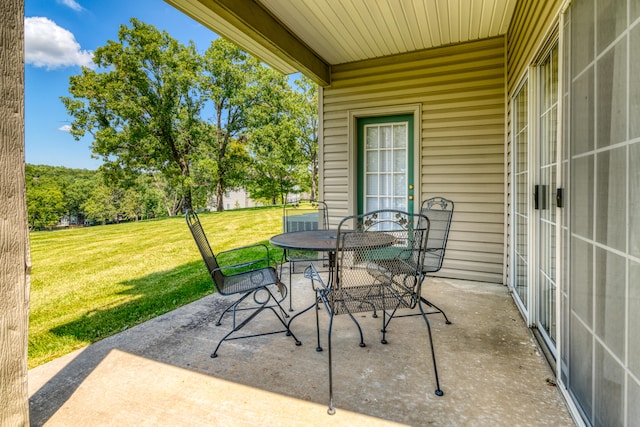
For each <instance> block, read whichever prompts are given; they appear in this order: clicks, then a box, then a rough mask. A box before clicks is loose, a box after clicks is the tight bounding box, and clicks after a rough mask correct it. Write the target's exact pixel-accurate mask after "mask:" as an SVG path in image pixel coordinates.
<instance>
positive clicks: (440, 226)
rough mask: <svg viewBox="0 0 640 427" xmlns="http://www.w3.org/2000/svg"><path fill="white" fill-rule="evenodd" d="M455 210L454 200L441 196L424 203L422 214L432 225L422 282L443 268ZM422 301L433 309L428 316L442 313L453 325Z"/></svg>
mask: <svg viewBox="0 0 640 427" xmlns="http://www.w3.org/2000/svg"><path fill="white" fill-rule="evenodd" d="M453 209H454V203H453V200H449V199H445V198H444V197H440V196H437V197H432V198H430V199H427V200H425V201H424V202H422V205H421V207H420V213H421V214H422V215H424V216H426V217H427V218H429V224H430V228H429V240H428V241H427V250H426V252H425V256H424V261H423V263H422V277H421V280H422V281H424V280H425V279H426V277H427V275H429V274H431V273H435V272H437V271H440V269H441V268H442V263H443V261H444V255H445V251H446V249H447V241H448V240H449V230H451V220H452V218H453ZM420 299H421V300H422V302H423V303H425V304H426V305H428V306H429V307H431V308H432V309H433V310H432V311H429V312H428V313H427V314H436V313H442V315H443V316H444V319H445V322H446V323H447V324H450V323H451V322H450V321H449V318H448V317H447V315H446V314H445V312H444V311H442V309H440V308H439V307H438V306H436V305H435V304H433V303H432V302H431V301H429V300H427V299H426V298H424V297H422V296H420Z"/></svg>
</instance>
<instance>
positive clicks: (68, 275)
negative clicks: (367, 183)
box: [29, 207, 282, 368]
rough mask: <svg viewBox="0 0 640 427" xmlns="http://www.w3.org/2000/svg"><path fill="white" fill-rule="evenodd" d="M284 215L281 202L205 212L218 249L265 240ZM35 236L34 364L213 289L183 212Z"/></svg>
mask: <svg viewBox="0 0 640 427" xmlns="http://www.w3.org/2000/svg"><path fill="white" fill-rule="evenodd" d="M281 218H282V210H281V208H279V207H268V208H257V209H244V210H232V211H226V212H219V213H205V214H201V215H200V219H201V221H202V225H203V227H204V229H205V231H206V232H207V236H208V238H209V242H210V244H211V246H212V248H213V251H214V252H219V251H222V250H225V249H231V248H234V247H238V246H244V245H248V244H251V243H257V242H264V243H267V241H268V239H269V237H271V236H272V235H274V234H277V233H279V232H281V229H282V220H281ZM30 239H31V262H32V270H31V309H30V320H29V367H30V368H32V367H35V366H38V365H41V364H43V363H46V362H48V361H50V360H52V359H55V358H57V357H60V356H62V355H65V354H67V353H69V352H71V351H73V350H76V349H78V348H81V347H84V346H86V345H88V344H90V343H92V342H95V341H97V340H100V339H102V338H105V337H107V336H110V335H113V334H115V333H117V332H120V331H122V330H125V329H127V328H130V327H132V326H134V325H136V324H138V323H141V322H144V321H146V320H148V319H151V318H153V317H156V316H158V315H160V314H163V313H166V312H168V311H171V310H173V309H175V308H177V307H180V306H182V305H185V304H187V303H189V302H191V301H195V300H197V299H199V298H201V297H203V296H204V295H207V294H209V293H211V292H214V287H213V284H212V282H211V279H210V278H209V276H208V274H207V271H206V269H205V266H204V263H203V262H202V258H201V257H200V254H199V252H198V249H197V247H196V245H195V243H194V241H193V238H192V237H191V234H190V233H189V229H188V228H187V225H186V223H185V220H184V217H173V218H166V219H160V220H152V221H141V222H131V223H124V224H116V225H106V226H97V227H88V228H76V229H65V230H58V231H53V232H34V233H31V235H30ZM272 255H274V257H275V259H277V260H280V257H281V251H278V250H277V249H275V248H273V252H272Z"/></svg>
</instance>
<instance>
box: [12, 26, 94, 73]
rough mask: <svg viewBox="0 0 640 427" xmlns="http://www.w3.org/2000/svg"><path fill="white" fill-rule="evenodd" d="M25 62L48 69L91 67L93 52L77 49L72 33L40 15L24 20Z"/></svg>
mask: <svg viewBox="0 0 640 427" xmlns="http://www.w3.org/2000/svg"><path fill="white" fill-rule="evenodd" d="M24 45H25V61H26V63H27V64H32V65H33V66H35V67H46V68H47V69H48V70H51V69H54V68H61V67H70V66H80V65H84V66H86V67H93V66H94V64H93V62H92V58H93V52H91V51H89V50H82V49H80V44H79V43H78V42H77V41H76V38H75V37H74V35H73V33H71V32H70V31H69V30H66V29H64V28H62V27H59V26H58V25H57V24H56V23H55V22H53V21H52V20H50V19H48V18H44V17H41V16H34V17H29V18H25V19H24Z"/></svg>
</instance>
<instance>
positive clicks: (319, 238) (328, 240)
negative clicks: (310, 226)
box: [269, 230, 338, 252]
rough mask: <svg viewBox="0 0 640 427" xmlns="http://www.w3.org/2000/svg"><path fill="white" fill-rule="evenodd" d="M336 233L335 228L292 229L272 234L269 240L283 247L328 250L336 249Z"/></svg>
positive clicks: (274, 244)
mask: <svg viewBox="0 0 640 427" xmlns="http://www.w3.org/2000/svg"><path fill="white" fill-rule="evenodd" d="M337 234H338V232H337V230H308V231H294V232H292V233H282V234H278V235H276V236H273V237H272V238H271V239H269V242H270V243H271V244H272V245H273V246H278V247H280V248H284V249H300V250H309V251H320V252H329V251H335V249H336V236H337Z"/></svg>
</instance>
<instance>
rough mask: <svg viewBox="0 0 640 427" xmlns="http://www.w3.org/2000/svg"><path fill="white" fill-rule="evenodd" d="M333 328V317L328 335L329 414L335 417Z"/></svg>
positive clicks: (330, 320)
mask: <svg viewBox="0 0 640 427" xmlns="http://www.w3.org/2000/svg"><path fill="white" fill-rule="evenodd" d="M332 327H333V315H332V316H331V317H330V318H329V331H328V333H327V345H328V346H329V408H327V414H329V415H334V414H335V413H336V408H334V406H333V371H332V369H331V362H332V361H331V328H332Z"/></svg>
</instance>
